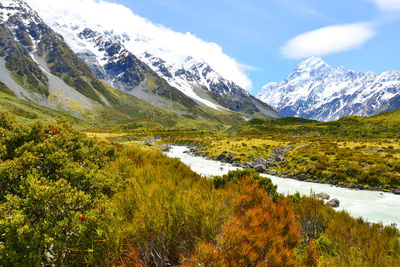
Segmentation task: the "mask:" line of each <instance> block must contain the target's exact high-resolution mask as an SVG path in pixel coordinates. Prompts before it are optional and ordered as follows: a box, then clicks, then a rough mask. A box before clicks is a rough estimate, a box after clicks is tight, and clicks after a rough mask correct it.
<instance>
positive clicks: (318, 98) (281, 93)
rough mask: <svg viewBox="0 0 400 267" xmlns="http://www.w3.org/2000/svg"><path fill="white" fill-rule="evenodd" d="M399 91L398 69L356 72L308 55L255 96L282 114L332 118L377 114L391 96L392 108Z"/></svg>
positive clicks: (309, 117)
mask: <svg viewBox="0 0 400 267" xmlns="http://www.w3.org/2000/svg"><path fill="white" fill-rule="evenodd" d="M399 93H400V71H387V72H383V73H382V74H380V75H375V74H374V73H373V72H355V71H353V70H350V69H347V68H345V67H342V66H341V67H338V68H332V67H330V66H329V65H328V64H326V63H325V62H324V61H323V60H322V59H320V58H316V57H311V58H309V59H307V60H305V61H303V62H302V63H300V64H299V65H298V66H297V67H296V68H295V69H294V70H293V72H292V73H291V74H289V76H288V77H287V78H286V79H285V80H283V81H282V82H280V83H276V82H273V83H268V84H266V85H265V86H264V87H263V88H262V90H261V91H260V93H259V94H258V95H257V97H258V98H259V99H261V100H262V101H264V102H266V103H267V104H269V105H271V106H272V107H274V108H275V109H276V110H277V111H278V112H280V113H281V114H282V115H284V116H296V117H303V118H308V119H314V120H320V121H331V120H337V119H339V118H341V117H345V116H353V115H359V116H368V115H373V114H376V113H378V112H380V111H382V109H383V108H384V107H385V106H388V105H389V101H390V100H391V99H392V101H393V102H394V103H393V104H392V105H391V107H394V106H396V98H395V97H396V96H398V95H399ZM398 99H399V97H397V100H398ZM397 106H399V104H398V102H397Z"/></svg>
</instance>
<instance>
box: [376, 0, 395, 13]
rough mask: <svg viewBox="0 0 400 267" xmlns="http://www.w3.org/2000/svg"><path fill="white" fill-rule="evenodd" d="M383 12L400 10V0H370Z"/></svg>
mask: <svg viewBox="0 0 400 267" xmlns="http://www.w3.org/2000/svg"><path fill="white" fill-rule="evenodd" d="M369 1H371V2H373V3H375V4H376V5H377V6H378V8H379V9H380V10H381V11H383V12H400V0H369Z"/></svg>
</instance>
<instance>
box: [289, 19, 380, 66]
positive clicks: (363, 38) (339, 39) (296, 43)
mask: <svg viewBox="0 0 400 267" xmlns="http://www.w3.org/2000/svg"><path fill="white" fill-rule="evenodd" d="M374 36H375V29H374V26H373V25H372V24H369V23H355V24H343V25H334V26H329V27H324V28H320V29H317V30H314V31H310V32H306V33H303V34H301V35H298V36H296V37H294V38H293V39H291V40H289V41H288V42H287V43H286V44H285V46H283V47H282V48H281V53H282V55H283V56H284V57H286V58H291V59H300V58H306V57H310V56H324V55H328V54H333V53H337V52H342V51H347V50H352V49H356V48H359V47H360V46H361V45H362V44H364V43H365V42H367V41H368V40H369V39H371V38H372V37H374Z"/></svg>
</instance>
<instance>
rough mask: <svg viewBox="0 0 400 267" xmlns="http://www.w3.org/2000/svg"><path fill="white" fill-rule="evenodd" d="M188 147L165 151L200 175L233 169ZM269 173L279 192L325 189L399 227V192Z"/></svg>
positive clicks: (348, 206)
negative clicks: (384, 191)
mask: <svg viewBox="0 0 400 267" xmlns="http://www.w3.org/2000/svg"><path fill="white" fill-rule="evenodd" d="M185 151H188V148H187V147H184V146H172V149H171V150H170V151H169V152H166V153H165V154H166V155H167V156H169V157H171V158H178V159H180V160H181V161H182V162H183V163H185V164H186V165H188V166H189V167H190V168H191V169H192V170H193V171H194V172H197V173H199V174H201V175H203V176H206V177H211V176H214V175H223V174H226V173H228V171H230V170H236V169H238V167H234V166H232V165H230V164H227V163H222V162H219V161H214V160H210V159H206V158H203V157H195V156H192V155H189V154H188V153H184V152H185ZM262 175H263V176H267V177H269V178H270V179H271V180H272V182H273V183H274V184H276V185H277V186H278V192H280V193H283V194H294V193H296V192H300V193H301V194H304V195H310V192H311V191H312V192H315V193H320V192H325V193H327V194H329V195H330V197H331V199H332V198H337V199H339V200H340V207H339V208H337V209H338V210H340V209H343V210H346V211H347V212H349V214H350V215H351V216H353V217H363V218H364V219H366V220H368V221H370V222H381V223H383V224H385V225H387V224H391V223H396V224H397V227H398V228H399V229H400V195H395V194H392V193H383V192H378V191H369V190H352V189H347V188H341V187H335V186H331V185H327V184H318V183H309V182H301V181H297V180H294V179H288V178H280V177H277V176H271V175H266V174H262Z"/></svg>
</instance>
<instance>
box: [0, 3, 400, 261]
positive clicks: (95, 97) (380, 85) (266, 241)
mask: <svg viewBox="0 0 400 267" xmlns="http://www.w3.org/2000/svg"><path fill="white" fill-rule="evenodd" d="M148 2H149V3H150V2H151V3H150V4H154V5H155V4H156V3H155V2H158V1H148ZM153 2H154V3H153ZM149 3H147V2H146V3H144V2H142V3H140V4H139V3H138V5H139V6H142V5H143V6H144V5H147V4H149ZM371 3H372V1H371ZM197 4H198V5H202V4H203V3H202V2H198V3H196V5H197ZM214 4H217V3H214ZM236 4H238V3H236ZM276 4H277V5H278V3H276ZM260 5H261V3H260ZM232 6H235V5H233V4H232ZM229 7H230V6H229ZM229 7H228V6H226V8H229ZM168 8H171V7H169V6H168V5H167V4H164V6H163V10H162V12H161V13H160V14H159V15H160V18H162V17H175V16H166V15H170V14H169V13H167V12H164V9H168ZM175 8H176V7H175ZM240 9H242V10H241V11H243V10H247V11H249V9H248V8H247V9H246V8H240ZM250 10H251V11H252V13H253V12H255V11H259V10H258V9H253V8H250ZM211 13H212V12H211ZM171 14H172V13H171ZM175 15H176V14H175ZM223 15H226V14H218V16H217V17H218V18H219V17H220V16H223ZM309 15H310V14H308V15H307V16H306V17H307V19H309ZM314 15H315V13H314ZM186 17H190V16H189V15H188V16H186ZM257 17H258V16H252V19H256V18H257ZM290 17H291V16H286V17H285V18H287V19H290ZM321 17H322V16H321ZM180 19H182V20H185V19H184V17H180ZM186 19H187V18H186ZM208 19H210V22H211V20H212V19H213V17H212V16H209V17H208V18H207V20H208ZM271 19H272V17H271ZM235 20H236V17H235ZM201 22H202V23H198V22H196V23H197V24H198V25H200V24H202V26H204V25H207V23H203V22H204V19H202V20H201ZM158 23H159V22H157V23H156V22H152V21H150V20H149V19H147V18H144V17H140V16H139V15H137V14H135V13H133V11H132V10H131V9H130V8H128V7H126V6H124V5H123V4H122V3H120V1H119V0H116V1H113V2H108V1H92V0H71V1H61V0H53V1H49V0H0V267H3V266H4V267H5V266H83V265H86V266H138V267H139V266H140V267H144V266H193V267H194V266H292V267H294V266H310V267H316V266H318V267H319V266H338V267H339V266H340V267H341V266H385V267H386V266H388V267H391V266H400V215H399V214H400V109H399V107H400V106H399V95H400V71H398V70H392V71H383V72H381V74H375V73H374V72H372V71H365V72H363V71H359V72H357V71H353V70H351V69H349V68H346V67H344V66H338V67H331V66H330V65H328V64H327V63H326V62H325V61H324V60H323V59H322V58H320V57H318V53H316V55H317V56H313V55H314V54H312V55H308V54H307V53H306V55H302V56H301V57H299V58H297V57H296V58H295V59H296V60H298V59H300V58H301V59H302V62H300V63H299V64H297V66H296V67H295V68H294V69H293V71H292V72H291V73H290V74H289V75H288V76H287V77H286V78H284V79H283V80H282V81H281V82H270V83H267V84H266V85H265V86H263V88H262V89H261V90H259V92H258V93H257V94H254V95H253V93H251V92H255V91H254V90H253V89H257V88H252V86H253V85H256V83H254V84H253V81H252V80H251V79H250V77H255V76H257V77H259V76H261V75H264V76H265V77H263V79H267V77H268V79H269V77H270V76H269V75H270V74H271V75H272V73H275V76H274V77H279V75H277V74H276V72H277V70H278V69H279V70H282V69H281V68H280V66H278V65H274V64H273V63H272V62H270V63H269V66H268V68H266V67H265V66H264V68H265V69H269V70H268V73H265V72H267V71H265V72H264V70H262V69H259V68H258V67H256V66H255V65H254V66H252V65H247V64H242V63H239V62H238V61H236V59H235V58H233V57H231V56H229V55H228V54H225V48H224V51H223V49H222V47H221V46H219V45H218V44H217V43H214V42H210V41H204V40H203V39H200V38H199V37H197V36H195V35H193V34H192V33H190V32H186V33H184V32H175V31H174V30H172V29H170V28H168V27H166V26H163V25H162V24H158ZM181 24H182V23H181V21H179V25H180V26H182V25H181ZM203 24H204V25H203ZM277 25H278V24H277ZM183 26H186V25H183ZM187 26H188V27H189V25H187ZM192 26H193V25H192ZM367 26H369V24H362V25H359V24H356V25H351V27H350V28H354V27H355V28H357V29H359V28H360V27H361V28H363V27H367ZM332 27H333V29H337V28H338V27H339V28H340V29H342V28H341V27H342V26H340V25H339V26H332ZM217 28H218V27H217ZM324 29H325V28H322V30H324ZM327 29H328V30H329V31H331V30H332V28H331V27H328V28H327ZM325 30H326V29H325ZM342 30H343V29H342ZM344 30H346V29H344ZM279 31H280V30H279ZM227 32H230V31H228V30H227V28H225V30H224V31H223V34H218V35H219V36H218V37H219V38H222V39H223V37H224V36H225V37H226V35H227ZM239 32H240V30H239V29H235V31H234V32H233V33H230V34H232V35H234V36H236V35H241V34H240V33H239ZM319 32H320V31H317V33H318V34H319ZM221 33H222V32H221ZM242 34H243V33H242ZM314 34H315V32H310V33H307V34H305V35H300V36H298V37H295V38H293V39H292V40H289V42H288V44H287V45H286V46H289V47H291V45H292V43H293V42H296V40H297V41H298V39H299V38H300V37H301V38H300V39H301V40H302V38H306V37H307V36H309V35H314ZM353 35H356V34H353ZM372 35H373V34H372V33H371V34H370V35H368V36H369V38H372ZM245 36H246V37H245V38H242V39H241V40H240V42H239V43H246V45H248V46H250V47H252V48H253V49H255V47H260V46H261V45H260V44H261V43H262V44H263V45H265V47H264V51H263V52H262V53H259V54H257V55H253V57H256V58H258V59H260V60H261V58H262V57H263V55H264V54H265V53H266V52H265V51H269V50H270V48H267V46H269V45H271V43H269V42H262V41H260V40H257V42H256V43H257V45H256V46H254V44H251V43H252V42H255V41H254V40H248V39H251V36H252V34H251V33H249V32H248V31H247V30H246V31H245ZM255 36H258V34H255ZM341 36H342V35H340V37H341ZM345 36H348V37H349V38H350V37H351V36H352V35H351V34H347V35H345ZM368 36H367V37H368ZM253 37H254V36H253ZM327 37H328V36H326V38H324V39H329V38H327ZM364 37H365V36H364ZM269 38H271V36H270V35H269V36H268V39H269ZM307 38H308V37H307ZM367 39H368V38H367ZM336 40H342V39H341V38H336V39H335V40H334V41H335V42H336ZM247 41H249V43H247ZM342 41H343V40H342ZM343 42H344V41H343ZM229 44H231V45H232V47H231V50H230V51H231V52H232V51H233V52H232V53H233V54H235V53H239V52H240V51H236V50H235V49H233V47H234V46H235V45H237V42H236V43H234V42H232V43H231V42H230V41H229ZM311 44H314V42H307V47H306V48H307V49H305V50H307V51H308V49H311V48H315V46H314V45H311ZM225 45H226V44H225ZM286 46H285V47H286ZM320 47H324V48H325V46H320ZM320 47H317V48H318V49H320ZM328 48H329V46H328ZM318 49H317V50H318ZM250 50H251V49H248V47H247V46H246V52H247V51H250ZM284 50H285V49H283V48H281V54H282V53H283V54H285V53H284ZM241 52H243V51H241ZM353 52H354V51H353ZM275 53H277V52H275ZM239 54H240V53H239ZM283 54H282V55H281V57H282V58H281V59H280V61H282V62H283V61H284V62H286V63H285V64H287V61H289V60H293V59H294V58H288V57H289V56H290V55H286V54H285V55H283ZM322 55H324V54H322ZM236 56H238V55H236ZM262 60H263V61H265V59H264V58H263V59H262ZM387 61H389V59H387ZM336 62H337V61H336ZM360 62H361V61H360ZM377 62H378V61H377ZM282 64H283V63H282ZM275 68H276V70H275ZM250 73H251V75H250ZM257 73H258V74H257ZM376 73H378V72H376ZM253 75H254V76H253ZM280 75H281V74H280ZM271 77H272V76H271ZM256 80H257V82H258V83H259V82H260V81H259V79H256ZM276 80H278V79H276ZM264 84H265V83H264ZM260 88H261V86H260V87H259V88H258V89H260ZM256 95H257V96H256Z"/></svg>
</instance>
